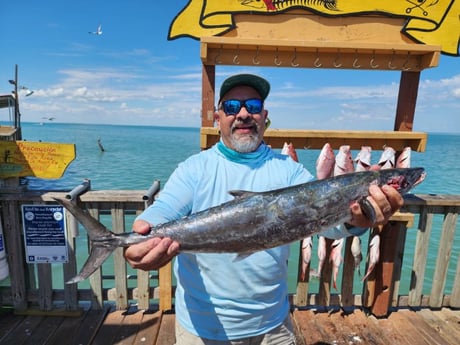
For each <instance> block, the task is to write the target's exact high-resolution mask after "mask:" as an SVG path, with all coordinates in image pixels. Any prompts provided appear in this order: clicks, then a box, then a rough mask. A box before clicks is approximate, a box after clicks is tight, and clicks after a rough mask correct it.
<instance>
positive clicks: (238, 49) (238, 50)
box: [233, 45, 240, 65]
mask: <svg viewBox="0 0 460 345" xmlns="http://www.w3.org/2000/svg"><path fill="white" fill-rule="evenodd" d="M239 55H240V46H239V45H237V46H236V54H235V56H234V57H233V63H234V64H235V65H239V64H240V60H239V58H238V56H239Z"/></svg>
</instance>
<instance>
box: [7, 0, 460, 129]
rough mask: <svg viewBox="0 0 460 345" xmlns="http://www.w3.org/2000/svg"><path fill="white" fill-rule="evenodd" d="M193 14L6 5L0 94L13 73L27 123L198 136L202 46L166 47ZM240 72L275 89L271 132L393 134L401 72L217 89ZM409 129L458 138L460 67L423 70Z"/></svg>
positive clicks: (144, 3)
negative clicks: (241, 77)
mask: <svg viewBox="0 0 460 345" xmlns="http://www.w3.org/2000/svg"><path fill="white" fill-rule="evenodd" d="M187 3H188V1H187V0H173V1H162V2H159V1H154V0H131V1H127V0H111V1H101V0H92V1H89V0H78V1H68V0H43V1H35V0H21V1H2V5H1V7H0V35H1V36H0V37H1V38H2V39H1V45H2V46H1V53H0V94H8V93H10V92H11V90H12V87H11V85H10V84H9V83H8V80H9V79H14V71H15V65H16V64H17V65H18V68H19V83H18V84H19V85H20V86H26V87H27V88H29V89H31V90H33V91H34V93H33V94H32V95H31V96H28V97H26V96H25V93H24V92H20V108H21V109H20V110H21V114H22V117H21V120H22V121H24V122H44V121H45V122H46V121H50V120H48V118H54V119H53V121H55V122H61V123H98V124H115V125H149V126H180V127H200V125H201V119H200V117H201V110H200V108H201V60H200V50H199V49H200V44H199V41H197V40H194V39H191V38H179V39H175V40H171V41H169V40H168V39H167V38H168V30H169V27H170V25H171V23H172V21H173V19H174V18H175V16H176V15H177V14H178V13H179V12H180V11H181V10H182V9H183V8H184V7H185V6H186V5H187ZM99 24H102V31H103V34H102V35H99V36H98V35H93V34H90V33H89V32H92V31H96V29H97V27H98V25H99ZM235 73H255V74H259V75H261V76H263V77H265V78H267V79H268V80H269V81H270V83H271V93H270V95H269V97H268V99H267V101H266V103H265V107H266V109H268V111H269V117H270V119H271V121H272V125H271V126H272V128H293V129H343V130H393V126H394V118H395V111H396V104H397V95H398V89H399V79H400V75H401V74H400V72H399V71H363V70H338V69H296V68H283V67H278V68H267V67H252V66H251V67H244V66H217V68H216V88H218V87H219V86H220V84H221V82H222V81H223V80H224V79H225V78H226V77H228V76H229V75H231V74H235ZM0 116H1V117H0V121H1V120H5V118H7V117H8V115H7V114H6V115H5V114H3V113H0ZM413 130H414V131H421V132H444V133H446V132H447V133H460V57H452V56H447V55H441V58H440V64H439V66H438V67H435V68H430V69H426V70H423V71H422V73H421V80H420V85H419V94H418V100H417V106H416V112H415V119H414V127H413Z"/></svg>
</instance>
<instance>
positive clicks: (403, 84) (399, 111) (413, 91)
mask: <svg viewBox="0 0 460 345" xmlns="http://www.w3.org/2000/svg"><path fill="white" fill-rule="evenodd" d="M419 82H420V72H406V71H403V72H401V79H400V82H399V95H398V104H397V107H396V117H395V124H394V130H395V131H412V127H413V123H414V115H415V105H416V102H417V94H418V85H419Z"/></svg>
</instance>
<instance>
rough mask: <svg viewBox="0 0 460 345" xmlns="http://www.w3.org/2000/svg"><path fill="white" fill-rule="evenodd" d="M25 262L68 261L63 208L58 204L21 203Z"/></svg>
mask: <svg viewBox="0 0 460 345" xmlns="http://www.w3.org/2000/svg"><path fill="white" fill-rule="evenodd" d="M22 218H23V219H22V222H23V227H24V242H25V247H26V261H27V263H33V264H36V263H64V262H68V255H67V237H66V232H67V231H66V226H65V210H64V208H63V207H62V206H60V205H22Z"/></svg>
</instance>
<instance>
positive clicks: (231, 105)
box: [220, 98, 264, 116]
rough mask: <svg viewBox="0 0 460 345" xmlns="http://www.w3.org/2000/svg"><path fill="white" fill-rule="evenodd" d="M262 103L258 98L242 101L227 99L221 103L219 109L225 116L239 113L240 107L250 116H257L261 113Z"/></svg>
mask: <svg viewBox="0 0 460 345" xmlns="http://www.w3.org/2000/svg"><path fill="white" fill-rule="evenodd" d="M263 106H264V102H263V101H262V100H261V99H259V98H250V99H246V100H244V101H240V100H239V99H228V100H226V101H223V102H222V105H221V107H220V109H222V110H223V111H224V113H225V115H227V116H229V115H236V114H238V113H239V112H240V110H241V108H242V107H245V108H246V110H247V111H248V113H250V114H259V113H260V112H261V111H262V108H263Z"/></svg>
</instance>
